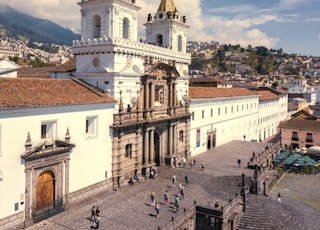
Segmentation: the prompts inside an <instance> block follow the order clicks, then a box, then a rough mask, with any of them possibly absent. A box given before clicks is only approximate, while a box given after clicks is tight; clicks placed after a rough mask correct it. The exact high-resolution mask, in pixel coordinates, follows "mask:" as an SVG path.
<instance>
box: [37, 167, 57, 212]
mask: <svg viewBox="0 0 320 230" xmlns="http://www.w3.org/2000/svg"><path fill="white" fill-rule="evenodd" d="M54 197H55V177H54V174H53V173H52V172H51V171H44V172H43V173H41V174H40V176H39V177H38V179H37V186H36V209H40V208H42V207H46V206H49V205H52V204H53V201H54Z"/></svg>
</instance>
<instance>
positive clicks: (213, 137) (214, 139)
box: [212, 132, 216, 148]
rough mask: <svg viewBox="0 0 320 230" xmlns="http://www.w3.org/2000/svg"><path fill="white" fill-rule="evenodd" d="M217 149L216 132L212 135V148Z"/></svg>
mask: <svg viewBox="0 0 320 230" xmlns="http://www.w3.org/2000/svg"><path fill="white" fill-rule="evenodd" d="M215 147H216V132H214V133H213V134H212V148H215Z"/></svg>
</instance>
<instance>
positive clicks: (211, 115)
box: [211, 109, 213, 117]
mask: <svg viewBox="0 0 320 230" xmlns="http://www.w3.org/2000/svg"><path fill="white" fill-rule="evenodd" d="M211 117H213V109H211Z"/></svg>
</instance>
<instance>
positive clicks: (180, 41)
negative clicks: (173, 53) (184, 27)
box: [178, 35, 182, 52]
mask: <svg viewBox="0 0 320 230" xmlns="http://www.w3.org/2000/svg"><path fill="white" fill-rule="evenodd" d="M178 51H180V52H181V51H182V36H181V35H179V36H178Z"/></svg>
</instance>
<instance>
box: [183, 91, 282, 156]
mask: <svg viewBox="0 0 320 230" xmlns="http://www.w3.org/2000/svg"><path fill="white" fill-rule="evenodd" d="M189 98H190V112H191V113H192V116H191V125H190V151H191V155H197V154H199V153H202V152H204V151H206V150H208V149H212V148H213V147H216V146H220V145H223V144H225V143H228V142H231V141H233V140H243V141H264V140H265V139H268V138H271V137H272V136H274V135H276V134H277V133H278V132H279V130H278V125H279V123H280V122H283V121H286V120H287V116H288V94H287V92H286V91H284V90H280V89H278V90H272V89H267V88H261V89H259V90H249V89H245V88H225V89H224V88H215V87H190V88H189Z"/></svg>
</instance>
